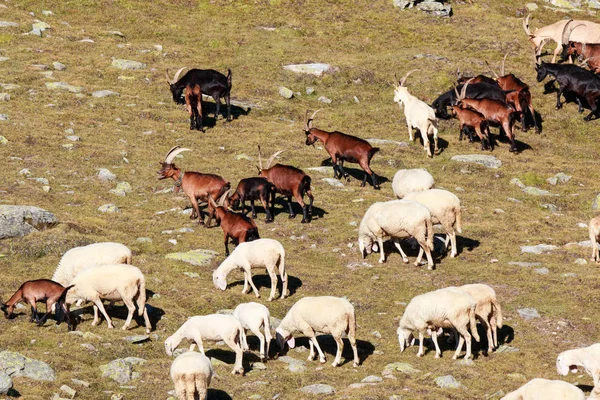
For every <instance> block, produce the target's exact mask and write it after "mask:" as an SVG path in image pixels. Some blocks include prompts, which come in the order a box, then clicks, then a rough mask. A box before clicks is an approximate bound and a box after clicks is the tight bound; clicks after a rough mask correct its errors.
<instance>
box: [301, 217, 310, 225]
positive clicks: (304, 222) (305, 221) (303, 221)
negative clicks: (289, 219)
mask: <svg viewBox="0 0 600 400" xmlns="http://www.w3.org/2000/svg"><path fill="white" fill-rule="evenodd" d="M307 222H308V221H307V220H305V219H304V218H302V221H300V223H302V224H306V223H307Z"/></svg>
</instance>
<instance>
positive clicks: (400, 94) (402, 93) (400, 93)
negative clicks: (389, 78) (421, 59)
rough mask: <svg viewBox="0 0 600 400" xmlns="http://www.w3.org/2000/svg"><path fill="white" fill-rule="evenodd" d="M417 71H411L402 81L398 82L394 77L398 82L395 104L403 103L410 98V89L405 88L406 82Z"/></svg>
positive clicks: (395, 89) (395, 88)
mask: <svg viewBox="0 0 600 400" xmlns="http://www.w3.org/2000/svg"><path fill="white" fill-rule="evenodd" d="M415 71H418V70H417V69H413V70H412V71H409V72H408V73H407V74H406V75H404V76H403V77H402V79H400V80H398V77H397V76H395V75H394V77H395V78H396V81H398V84H394V103H402V102H403V101H405V99H406V98H407V97H408V88H407V87H406V86H404V82H406V78H408V76H409V75H410V74H412V73H413V72H415Z"/></svg>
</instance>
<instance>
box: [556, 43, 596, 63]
mask: <svg viewBox="0 0 600 400" xmlns="http://www.w3.org/2000/svg"><path fill="white" fill-rule="evenodd" d="M569 56H577V58H578V59H579V60H580V61H583V60H585V59H589V58H594V57H599V56H600V43H581V42H574V41H572V40H571V41H569V43H568V44H567V45H565V46H563V52H562V54H561V59H562V60H563V61H566V60H567V59H568V58H569Z"/></svg>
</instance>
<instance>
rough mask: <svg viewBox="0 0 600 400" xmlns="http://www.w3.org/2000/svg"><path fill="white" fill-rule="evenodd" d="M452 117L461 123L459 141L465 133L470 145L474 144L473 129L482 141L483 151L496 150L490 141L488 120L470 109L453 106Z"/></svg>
mask: <svg viewBox="0 0 600 400" xmlns="http://www.w3.org/2000/svg"><path fill="white" fill-rule="evenodd" d="M451 108H452V116H453V117H456V118H458V121H459V122H460V135H459V137H458V140H462V137H463V133H466V134H468V135H469V143H471V142H473V135H472V133H471V129H473V130H475V133H476V134H477V136H478V137H479V140H481V150H485V149H487V148H488V146H489V147H491V149H492V150H493V149H494V145H493V143H492V141H491V140H490V136H491V134H490V128H489V125H488V122H487V120H486V119H485V117H484V116H483V115H481V114H480V113H478V112H477V111H473V110H469V109H468V108H462V107H461V106H451Z"/></svg>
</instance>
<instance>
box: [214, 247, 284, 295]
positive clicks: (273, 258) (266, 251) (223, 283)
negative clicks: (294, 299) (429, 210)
mask: <svg viewBox="0 0 600 400" xmlns="http://www.w3.org/2000/svg"><path fill="white" fill-rule="evenodd" d="M257 267H265V268H266V269H267V272H268V273H269V276H270V277H271V294H270V296H269V301H272V300H273V299H274V298H275V291H276V289H277V270H276V269H275V268H276V267H278V269H279V276H280V277H281V282H282V288H281V298H282V299H285V297H286V296H287V285H288V275H287V272H286V270H285V250H284V249H283V246H282V244H281V243H279V242H278V241H277V240H275V239H256V240H254V241H251V242H244V243H240V244H239V245H238V246H237V247H236V248H235V250H233V252H232V253H231V255H230V256H229V257H227V258H226V259H225V261H223V262H222V263H221V265H219V267H218V268H217V269H216V270H215V271H214V272H213V283H214V285H215V287H216V288H217V289H221V290H225V289H227V274H229V272H231V271H233V270H234V269H238V268H241V269H243V270H244V288H243V289H242V293H243V294H245V293H248V282H250V286H252V290H253V291H254V294H255V295H256V297H257V298H260V293H258V289H257V288H256V286H254V282H252V268H257Z"/></svg>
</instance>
